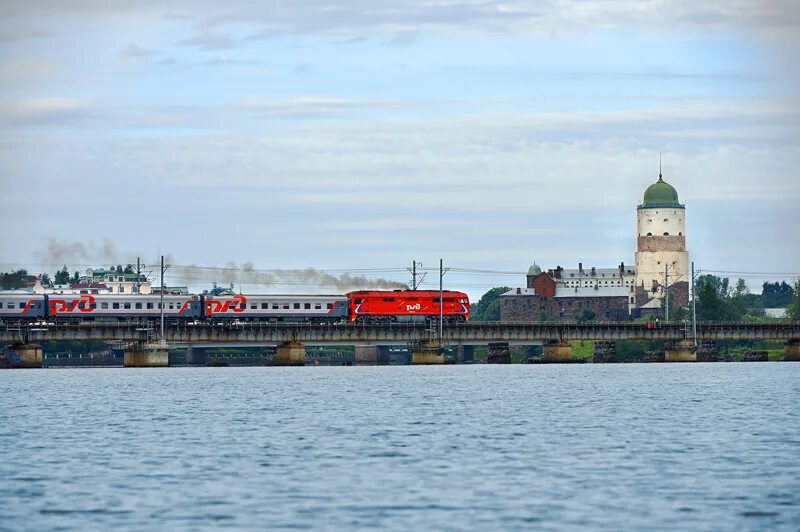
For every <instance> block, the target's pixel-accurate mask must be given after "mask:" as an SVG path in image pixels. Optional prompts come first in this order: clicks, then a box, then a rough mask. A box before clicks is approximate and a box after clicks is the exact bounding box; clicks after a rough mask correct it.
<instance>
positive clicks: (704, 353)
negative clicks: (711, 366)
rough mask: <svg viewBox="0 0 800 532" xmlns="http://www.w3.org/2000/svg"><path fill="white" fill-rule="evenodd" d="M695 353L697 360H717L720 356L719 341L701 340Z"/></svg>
mask: <svg viewBox="0 0 800 532" xmlns="http://www.w3.org/2000/svg"><path fill="white" fill-rule="evenodd" d="M695 354H696V355H697V358H696V359H697V362H716V361H717V360H718V358H719V356H718V353H717V343H716V342H715V341H714V340H699V341H698V343H697V352H696V353H695Z"/></svg>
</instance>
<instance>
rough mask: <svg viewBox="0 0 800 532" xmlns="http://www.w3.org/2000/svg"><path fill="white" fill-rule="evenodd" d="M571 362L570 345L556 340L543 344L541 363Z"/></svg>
mask: <svg viewBox="0 0 800 532" xmlns="http://www.w3.org/2000/svg"><path fill="white" fill-rule="evenodd" d="M570 361H572V344H570V343H569V342H563V341H558V340H551V341H549V342H547V343H545V344H544V349H543V351H542V362H570Z"/></svg>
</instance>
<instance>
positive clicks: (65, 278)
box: [53, 266, 69, 284]
mask: <svg viewBox="0 0 800 532" xmlns="http://www.w3.org/2000/svg"><path fill="white" fill-rule="evenodd" d="M53 282H54V283H55V284H67V283H69V270H68V269H67V267H66V266H64V267H63V268H61V269H60V270H58V271H57V272H56V274H55V277H54V279H53Z"/></svg>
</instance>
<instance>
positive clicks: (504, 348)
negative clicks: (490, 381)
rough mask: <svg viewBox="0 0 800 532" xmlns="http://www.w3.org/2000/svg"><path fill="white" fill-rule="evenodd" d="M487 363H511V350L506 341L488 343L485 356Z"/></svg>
mask: <svg viewBox="0 0 800 532" xmlns="http://www.w3.org/2000/svg"><path fill="white" fill-rule="evenodd" d="M486 363H487V364H511V350H510V349H509V347H508V343H506V342H493V343H491V344H489V354H488V355H487V356H486Z"/></svg>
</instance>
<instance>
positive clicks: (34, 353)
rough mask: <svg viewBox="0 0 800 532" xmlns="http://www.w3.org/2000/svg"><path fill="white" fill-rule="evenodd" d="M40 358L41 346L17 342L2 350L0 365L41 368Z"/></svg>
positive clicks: (41, 357)
mask: <svg viewBox="0 0 800 532" xmlns="http://www.w3.org/2000/svg"><path fill="white" fill-rule="evenodd" d="M42 359H43V356H42V346H40V345H38V344H23V343H21V342H17V343H14V344H12V345H10V346H9V347H7V348H6V349H4V350H3V360H2V361H1V362H0V367H7V368H41V367H42Z"/></svg>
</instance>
